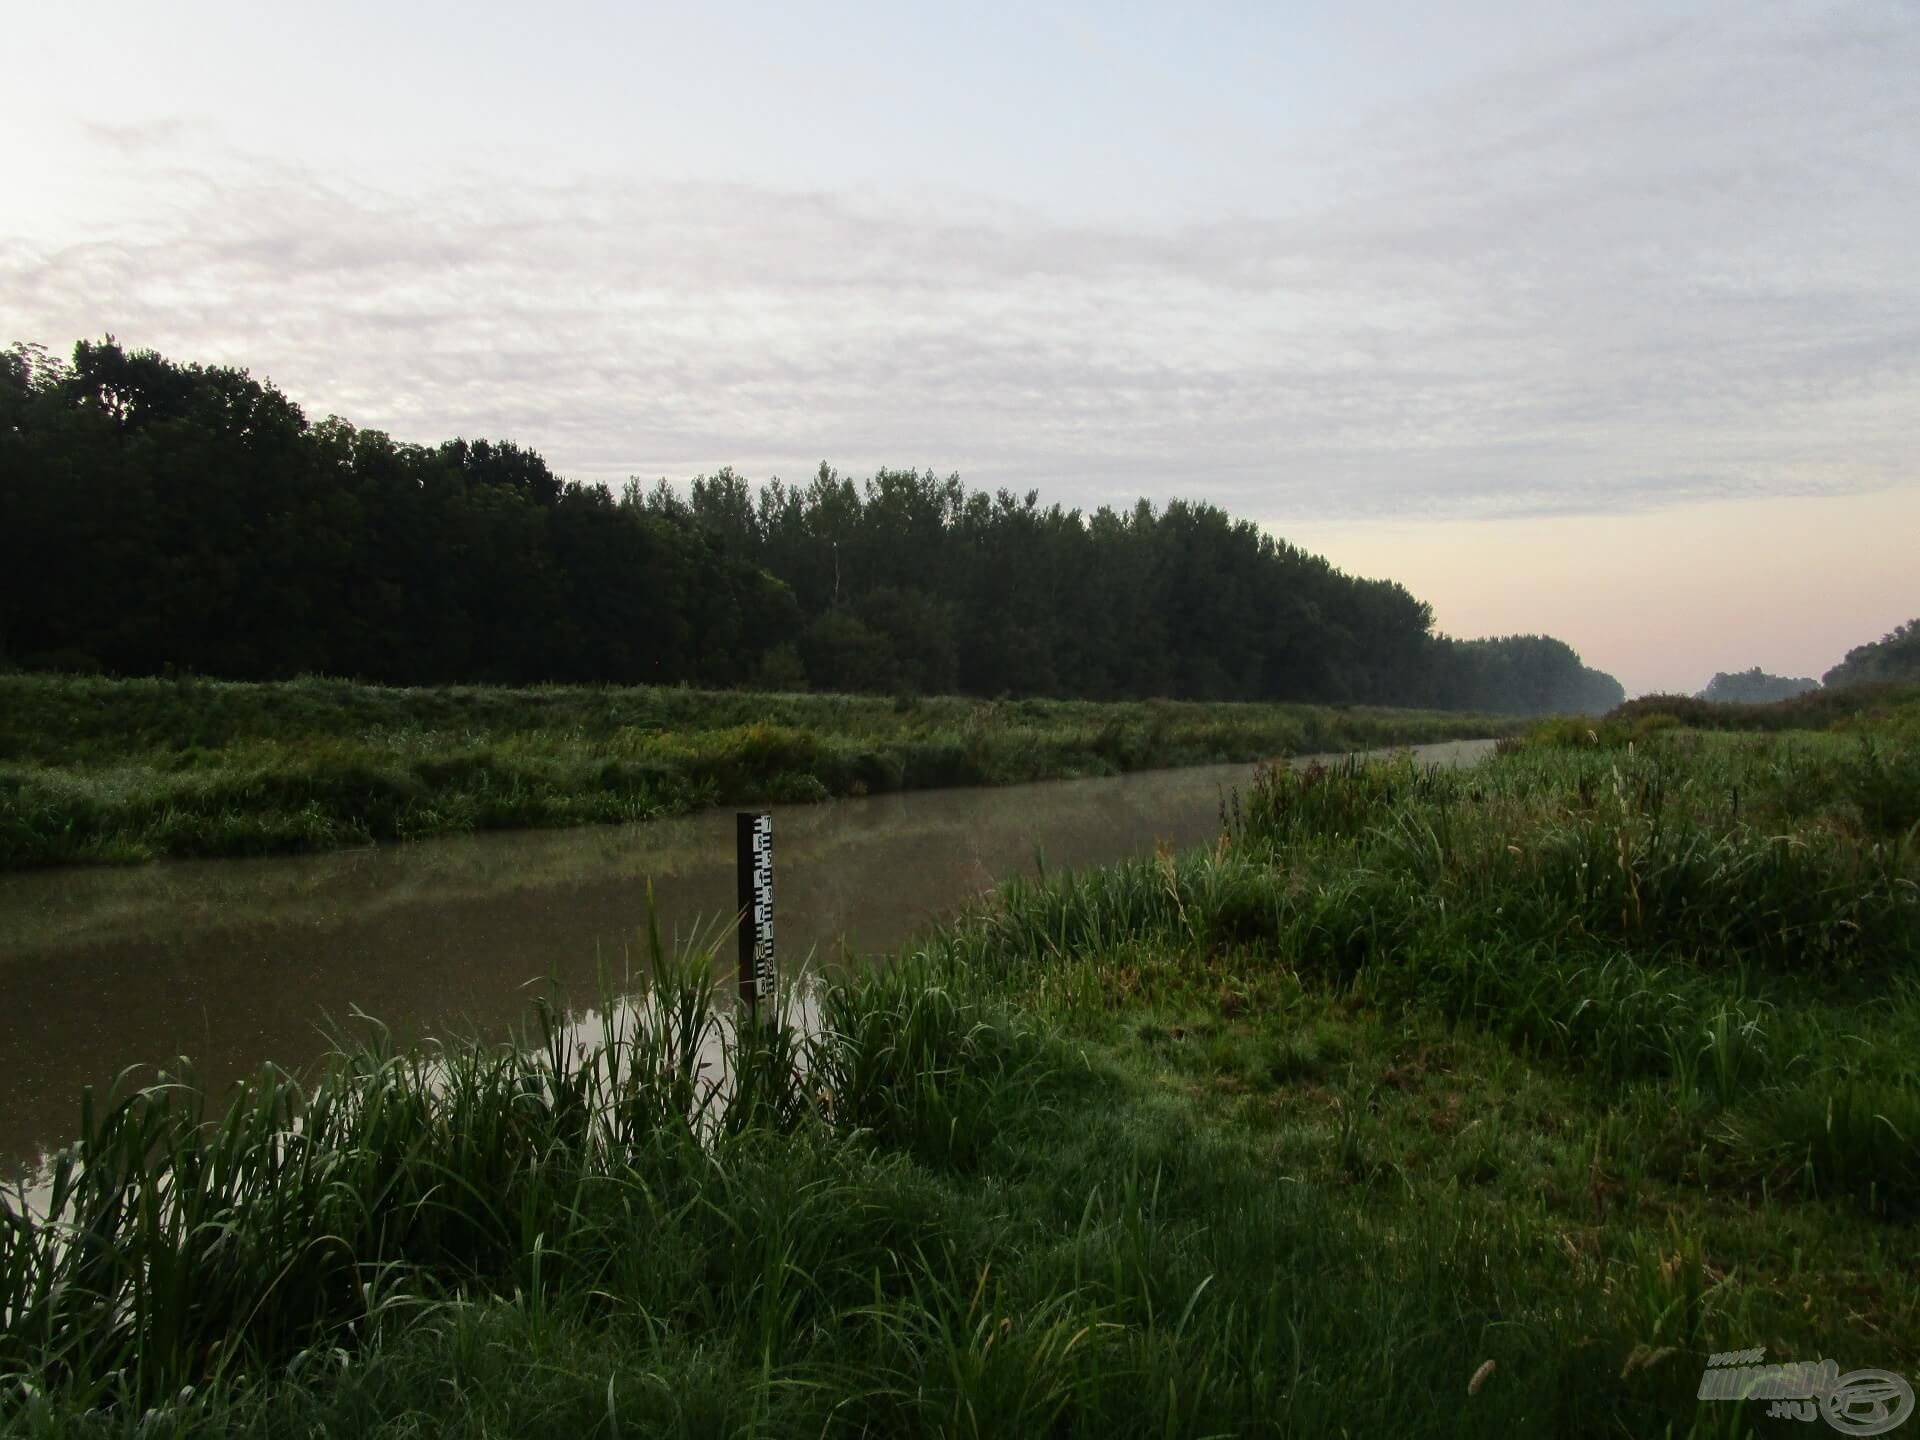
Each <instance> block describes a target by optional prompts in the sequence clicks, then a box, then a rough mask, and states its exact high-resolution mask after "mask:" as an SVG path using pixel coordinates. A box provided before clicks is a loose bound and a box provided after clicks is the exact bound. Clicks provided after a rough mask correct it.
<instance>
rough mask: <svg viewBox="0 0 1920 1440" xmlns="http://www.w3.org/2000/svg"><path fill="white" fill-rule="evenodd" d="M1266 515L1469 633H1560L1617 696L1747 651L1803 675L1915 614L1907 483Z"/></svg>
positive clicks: (1916, 546)
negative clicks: (1662, 498)
mask: <svg viewBox="0 0 1920 1440" xmlns="http://www.w3.org/2000/svg"><path fill="white" fill-rule="evenodd" d="M1267 528H1268V529H1269V530H1270V531H1272V532H1273V533H1274V534H1276V535H1279V536H1282V537H1284V538H1285V539H1287V540H1289V541H1291V542H1292V543H1294V544H1296V545H1299V546H1301V547H1302V548H1304V549H1307V550H1310V551H1314V552H1316V553H1318V554H1322V555H1325V556H1326V557H1327V558H1328V559H1329V560H1331V561H1332V562H1333V563H1334V564H1335V565H1337V566H1339V567H1340V568H1341V569H1343V570H1346V571H1348V572H1349V573H1352V574H1358V575H1368V576H1382V577H1386V578H1390V579H1393V580H1398V581H1399V582H1400V583H1401V584H1403V585H1405V586H1406V587H1407V589H1409V590H1410V591H1412V592H1413V593H1414V594H1415V595H1416V596H1418V597H1419V598H1420V599H1422V600H1425V601H1427V602H1428V603H1429V604H1431V605H1432V606H1433V609H1434V619H1435V624H1436V627H1437V628H1438V629H1441V630H1444V631H1446V632H1447V633H1448V634H1450V635H1457V636H1460V637H1463V638H1471V637H1477V636H1483V635H1504V634H1512V633H1515V632H1528V633H1545V634H1549V635H1555V636H1558V637H1559V638H1561V639H1563V640H1565V641H1567V643H1568V644H1570V645H1572V646H1573V647H1574V648H1575V649H1577V650H1578V651H1579V652H1580V655H1581V658H1582V659H1584V660H1585V661H1586V662H1587V663H1588V664H1589V665H1592V666H1595V667H1596V668H1598V669H1601V670H1605V671H1608V672H1610V673H1611V674H1613V675H1614V676H1616V677H1618V679H1619V680H1620V683H1621V684H1623V685H1625V686H1626V687H1627V693H1628V694H1629V695H1640V694H1647V693H1649V692H1653V691H1675V692H1681V693H1692V692H1694V691H1698V690H1700V689H1701V688H1702V687H1704V686H1705V685H1706V683H1707V682H1708V681H1709V680H1710V679H1712V678H1713V675H1714V673H1715V672H1716V671H1720V670H1745V669H1748V668H1750V667H1752V666H1755V665H1758V666H1759V667H1760V668H1761V669H1763V670H1767V671H1770V672H1772V673H1773V674H1776V675H1807V676H1812V677H1813V678H1814V679H1816V680H1817V679H1819V678H1820V676H1821V675H1822V674H1823V673H1824V672H1825V671H1826V670H1827V669H1829V668H1830V667H1832V666H1833V665H1835V664H1837V663H1839V661H1840V659H1841V657H1842V656H1844V655H1845V654H1846V652H1847V651H1848V650H1849V649H1851V648H1852V647H1853V646H1855V645H1859V644H1862V643H1863V642H1865V641H1868V640H1878V639H1879V638H1880V637H1881V636H1882V635H1884V634H1886V633H1887V632H1888V631H1889V630H1891V629H1893V628H1894V626H1896V625H1899V624H1901V623H1902V622H1904V621H1906V620H1910V619H1912V618H1914V617H1915V616H1916V615H1920V559H1917V558H1916V556H1917V555H1920V539H1917V537H1920V489H1917V488H1912V487H1904V488H1900V489H1893V490H1884V491H1879V492H1875V493H1871V494H1860V495H1843V496H1832V497H1779V498H1766V499H1753V500H1725V501H1717V502H1710V503H1696V504H1689V505H1680V506H1675V507H1673V508H1671V509H1665V510H1657V511H1640V512H1636V513H1632V514H1621V515H1566V516H1550V517H1529V518H1525V519H1514V520H1493V521H1451V520H1433V521H1394V520H1385V521H1376V522H1359V521H1355V522H1350V523H1344V524H1319V525H1316V524H1307V525H1289V524H1285V523H1280V522H1268V524H1267Z"/></svg>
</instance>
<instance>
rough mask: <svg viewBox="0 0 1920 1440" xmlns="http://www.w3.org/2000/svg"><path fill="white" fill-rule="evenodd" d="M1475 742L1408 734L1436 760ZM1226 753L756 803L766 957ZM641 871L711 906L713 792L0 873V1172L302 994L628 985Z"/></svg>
mask: <svg viewBox="0 0 1920 1440" xmlns="http://www.w3.org/2000/svg"><path fill="white" fill-rule="evenodd" d="M1492 744H1493V742H1492V741H1458V742H1452V743H1449V744H1445V745H1430V746H1421V747H1416V748H1415V750H1414V753H1415V755H1416V756H1417V757H1418V758H1419V759H1421V760H1422V761H1423V762H1425V763H1430V764H1460V763H1467V762H1471V761H1473V760H1477V759H1478V758H1480V757H1481V756H1482V755H1484V754H1486V753H1487V752H1488V751H1489V750H1490V749H1491V748H1492ZM1322 758H1325V757H1322ZM1296 763H1302V764H1304V763H1306V762H1305V761H1304V760H1302V761H1298V762H1296ZM1252 770H1253V767H1252V766H1249V765H1222V766H1213V767H1206V768H1200V769H1188V770H1164V771H1151V772H1146V773H1142V774H1135V775H1126V776H1117V777H1112V778H1103V779H1093V780H1057V781H1048V782H1043V783H1040V784H1033V785H1018V786H1008V787H1005V788H1002V789H990V790H927V791H917V792H913V793H910V794H904V795H885V796H878V797H874V798H870V799H861V800H835V801H829V802H827V803H825V804H820V805H786V806H776V807H774V808H773V814H774V862H775V882H774V899H775V908H776V925H775V933H776V936H777V939H778V947H779V962H780V966H781V968H782V970H783V971H791V970H793V969H794V968H796V967H797V966H798V965H799V964H800V963H801V962H802V961H803V960H805V959H806V958H807V957H808V956H809V955H814V956H816V957H819V956H837V955H847V954H850V955H874V954H881V953H886V952H888V951H892V950H895V949H897V948H898V947H899V946H900V945H901V944H902V943H903V942H905V941H907V940H908V939H910V938H911V937H912V935H913V934H914V932H915V931H917V930H922V929H924V928H925V927H926V926H927V925H928V924H929V923H930V922H932V921H934V920H936V919H938V918H939V917H942V916H945V915H950V914H952V913H953V912H954V911H955V910H957V909H958V908H959V907H961V906H962V905H964V904H965V903H966V901H967V900H968V899H969V898H970V897H973V896H976V895H978V894H979V893H980V892H982V891H984V890H987V889H990V888H991V887H993V886H994V885H996V884H998V883H999V882H1001V881H1003V880H1006V879H1009V878H1011V877H1013V876H1015V875H1018V874H1031V873H1032V872H1033V870H1034V868H1035V864H1036V861H1037V860H1038V859H1039V858H1041V857H1044V861H1045V864H1046V865H1047V867H1048V868H1049V869H1067V868H1074V867H1079V866H1086V865H1096V864H1103V863H1107V862H1111V861H1114V860H1119V859H1125V858H1129V857H1133V856H1139V855H1144V854H1148V853H1151V851H1152V850H1153V848H1154V847H1155V845H1156V844H1159V843H1162V842H1164V843H1167V844H1169V845H1172V846H1174V847H1176V848H1182V847H1187V846H1192V845H1197V844H1203V843H1207V842H1210V841H1212V840H1213V839H1214V837H1215V836H1216V835H1217V834H1218V831H1219V824H1220V806H1221V801H1222V797H1223V796H1224V795H1226V794H1227V793H1228V792H1229V791H1231V790H1232V788H1234V787H1236V786H1244V785H1245V784H1246V783H1247V782H1248V780H1249V779H1250V778H1251V775H1252ZM649 883H651V885H652V888H653V893H654V899H655V906H656V912H657V915H658V917H659V924H660V927H661V932H662V935H663V937H666V938H668V939H672V938H673V937H675V936H679V937H685V936H687V935H688V934H690V933H691V932H692V931H693V930H694V929H695V928H696V926H698V925H700V924H702V923H706V924H713V923H716V922H717V923H725V922H727V921H728V920H730V918H731V916H732V912H733V909H734V903H735V877H734V820H733V815H732V813H731V812H709V813H705V814H700V815H692V816H687V817H684V818H681V819H675V820H662V821H655V822H653V823H650V824H645V825H633V826H622V827H599V828H591V829H581V830H518V831H502V832H496V833H490V834H484V835H471V836H460V837H455V838H451V839H438V840H424V841H419V842H416V843H414V844H409V845H393V846H381V847H377V848H373V849H365V850H350V851H339V852H334V853H331V854H325V855H303V856H293V857H285V858H274V859H261V860H205V861H167V862H162V863H158V864H154V865H147V866H141V867H137V868H127V869H107V868H70V869H61V870H45V871H30V872H26V873H21V874H11V875H0V1076H4V1077H5V1085H6V1099H5V1101H4V1103H0V1172H4V1173H13V1174H17V1173H19V1172H20V1170H21V1169H22V1168H23V1167H25V1166H28V1165H31V1163H32V1162H33V1161H34V1160H35V1159H36V1158H37V1157H38V1156H40V1155H42V1154H44V1153H45V1152H46V1151H47V1149H49V1148H50V1147H53V1146H57V1145H59V1144H61V1143H64V1141H65V1140H66V1139H67V1138H69V1137H70V1136H71V1134H72V1132H73V1127H74V1123H75V1121H76V1118H77V1113H78V1112H77V1100H78V1097H79V1094H80V1091H81V1089H82V1087H84V1086H88V1085H93V1086H97V1087H104V1086H105V1085H107V1084H109V1083H111V1082H112V1081H113V1080H114V1078H115V1077H116V1076H117V1075H119V1074H120V1073H121V1072H122V1071H123V1070H125V1069H126V1068H127V1067H129V1066H153V1065H156V1064H165V1063H168V1062H169V1061H171V1060H172V1059H173V1058H174V1057H177V1056H188V1057H191V1058H192V1060H193V1062H194V1071H195V1074H196V1075H197V1076H198V1078H199V1079H200V1080H201V1081H202V1082H204V1083H206V1084H209V1085H212V1086H215V1087H220V1086H224V1085H225V1084H227V1083H228V1082H230V1081H232V1080H233V1079H235V1078H238V1077H239V1076H241V1075H244V1074H247V1073H249V1072H251V1071H253V1070H255V1069H257V1068H258V1067H259V1066H260V1065H261V1064H262V1063H264V1062H266V1061H269V1060H271V1061H274V1062H277V1063H280V1064H283V1065H300V1064H304V1063H306V1062H309V1061H311V1060H313V1059H315V1058H317V1057H318V1056H319V1055H320V1054H322V1053H323V1052H324V1051H325V1049H326V1048H327V1043H328V1042H327V1038H326V1030H325V1025H326V1023H327V1021H328V1018H329V1017H331V1018H332V1019H333V1020H335V1021H348V1020H349V1018H350V1016H351V1014H352V1012H353V1011H355V1010H358V1011H361V1012H363V1013H365V1014H367V1015H371V1016H374V1017H376V1018H378V1019H379V1020H381V1021H383V1022H384V1023H386V1024H387V1025H389V1026H391V1027H393V1029H394V1030H395V1032H396V1034H397V1035H398V1036H400V1037H401V1038H403V1039H405V1038H414V1037H418V1036H421V1035H424V1034H429V1033H433V1032H435V1031H440V1032H445V1031H448V1030H454V1029H461V1030H476V1029H477V1030H479V1031H481V1032H483V1033H486V1034H495V1035H498V1034H504V1033H506V1032H507V1030H508V1029H509V1028H510V1027H511V1026H513V1025H514V1024H516V1023H519V1022H521V1021H524V1020H525V1019H526V1018H527V1015H528V1012H529V1005H530V1002H531V1001H532V999H533V998H535V997H536V996H539V995H544V994H546V993H547V987H548V986H549V985H550V984H551V985H555V986H557V987H558V988H559V990H560V991H561V993H562V994H563V995H565V996H566V997H568V999H570V1000H572V1001H573V1002H575V1003H577V1004H591V1003H592V1002H593V1001H594V1000H596V999H597V998H598V997H599V996H600V995H601V994H602V993H612V992H618V991H620V990H622V989H626V988H631V985H630V984H629V983H628V980H627V977H628V976H629V975H630V974H631V973H633V972H636V971H638V969H639V968H640V964H641V957H642V956H643V955H644V954H645V943H644V941H643V940H642V938H641V936H642V934H643V927H644V926H645V924H646V918H647V890H648V885H649ZM731 954H732V951H731V947H730V945H729V946H728V947H726V948H725V949H723V956H725V957H727V958H728V959H729V960H730V957H731ZM142 1073H143V1074H147V1075H150V1074H151V1071H145V1072H142Z"/></svg>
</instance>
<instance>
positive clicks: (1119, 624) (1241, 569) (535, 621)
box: [0, 337, 1624, 712]
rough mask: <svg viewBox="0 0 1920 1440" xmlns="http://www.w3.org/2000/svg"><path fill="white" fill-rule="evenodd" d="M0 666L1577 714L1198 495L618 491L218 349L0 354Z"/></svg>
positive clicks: (1602, 686) (1514, 668)
mask: <svg viewBox="0 0 1920 1440" xmlns="http://www.w3.org/2000/svg"><path fill="white" fill-rule="evenodd" d="M0 515H3V516H4V524H0V663H5V664H9V665H13V666H18V667H23V668H30V669H34V668H38V669H76V670H103V671H107V672H111V673H116V674H123V675H144V674H164V673H171V672H180V671H185V672H192V673H197V674H204V675H210V676H221V677H226V678H233V679H275V678H283V677H289V676H294V675H299V674H304V673H325V674H332V675H340V676H348V677H353V678H357V679H364V680H369V681H378V682H382V683H388V684H415V685H419V684H437V683H452V682H475V683H479V682H489V683H504V684H528V683H537V682H543V681H564V682H585V683H617V684H635V683H672V682H677V681H690V682H695V683H699V684H705V685H721V686H725V685H747V684H754V685H767V686H777V687H800V686H808V687H812V688H815V689H823V690H851V691H867V692H878V693H888V692H896V693H898V692H921V693H935V692H949V691H957V692H963V693H970V694H976V695H998V694H1003V693H1011V694H1016V695H1052V696H1072V697H1083V698H1089V699H1118V698H1146V697H1153V696H1165V697H1171V698H1188V699H1222V700H1225V699H1235V700H1252V699H1262V700H1298V701H1316V702H1331V703H1340V702H1355V703H1368V704H1381V705H1403V706H1427V707H1435V708H1444V709H1475V710H1499V711H1512V712H1546V711H1603V710H1606V709H1608V708H1610V707H1611V706H1613V705H1615V704H1617V703H1619V701H1620V700H1621V699H1622V698H1623V696H1624V692H1623V691H1622V689H1621V687H1620V685H1619V683H1618V682H1617V681H1615V680H1614V679H1613V678H1612V677H1611V676H1609V675H1605V674H1602V673H1600V672H1598V671H1595V670H1592V669H1590V668H1588V667H1587V666H1585V665H1583V664H1582V663H1581V660H1580V657H1579V656H1578V655H1577V654H1576V653H1575V652H1574V651H1573V649H1572V648H1571V647H1569V646H1568V645H1566V644H1565V643H1563V642H1562V641H1559V640H1555V639H1552V638H1550V637H1547V636H1539V635H1515V636H1506V637H1502V638H1499V639H1488V640H1456V639H1453V638H1450V637H1448V636H1446V635H1443V634H1439V633H1436V632H1435V630H1434V626H1433V613H1432V610H1431V608H1430V607H1429V606H1427V605H1425V604H1423V603H1422V602H1420V601H1418V600H1416V599H1415V598H1414V597H1413V596H1412V595H1410V594H1409V593H1408V592H1407V591H1406V589H1405V588H1403V587H1402V586H1400V585H1398V584H1396V583H1394V582H1392V581H1390V580H1368V579H1360V578H1356V577H1354V576H1350V575H1347V574H1344V573H1342V572H1341V571H1339V570H1337V569H1335V568H1334V567H1333V566H1332V565H1330V564H1329V563H1328V562H1327V561H1326V560H1324V559H1322V558H1321V557H1319V556H1315V555H1309V554H1307V553H1306V552H1304V551H1302V550H1300V549H1298V548H1296V547H1294V546H1292V545H1289V544H1287V543H1285V542H1284V541H1280V540H1276V539H1275V538H1273V537H1272V536H1271V535H1268V534H1266V533H1264V532H1262V531H1261V530H1260V529H1259V528H1258V527H1257V526H1255V525H1253V524H1252V523H1250V522H1248V521H1245V520H1235V519H1233V518H1231V517H1230V516H1228V515H1227V514H1226V513H1225V512H1223V511H1221V510H1219V509H1218V508H1216V507H1214V506H1212V505H1209V504H1200V503H1191V502H1187V501H1183V500H1173V501H1170V502H1168V503H1167V504H1166V505H1164V506H1155V505H1153V504H1152V503H1150V502H1149V501H1147V500H1144V499H1143V500H1141V501H1139V502H1138V503H1137V504H1136V505H1134V506H1133V507H1132V508H1131V509H1123V510H1115V509H1112V508H1109V507H1104V506H1103V507H1101V508H1099V509H1097V510H1095V511H1093V512H1092V513H1091V514H1083V513H1082V512H1081V511H1079V510H1063V509H1062V508H1061V507H1060V506H1058V505H1050V506H1042V505H1041V504H1040V501H1039V496H1038V493H1037V492H1033V491H1029V492H1028V493H1026V494H1025V495H1015V494H1012V493H1010V492H1008V491H1006V490H1000V491H998V492H996V493H993V494H988V493H986V492H984V491H979V490H971V489H968V488H967V487H965V486H964V485H963V484H962V483H961V481H960V479H959V477H958V476H948V477H946V478H944V479H942V478H938V477H936V476H935V475H934V474H933V473H931V472H927V473H915V472H913V471H910V470H882V471H880V472H879V473H877V474H875V475H874V476H872V477H871V478H869V479H867V480H866V481H864V483H860V484H856V483H855V482H854V481H853V480H852V479H851V478H849V477H846V476H843V475H841V474H839V473H838V472H836V471H835V470H833V469H832V468H831V467H829V466H827V465H825V464H823V465H822V466H821V467H820V470H819V472H818V473H817V474H816V475H814V476H813V477H812V479H811V480H809V481H807V482H806V483H804V484H786V483H783V482H781V481H779V480H777V479H776V480H773V481H771V482H769V483H767V484H765V485H762V486H757V487H756V486H754V485H751V484H750V483H749V482H748V481H746V480H745V479H743V478H742V477H740V476H738V475H736V474H734V473H733V472H732V471H731V470H722V471H720V472H719V473H718V474H716V475H712V476H702V477H699V478H697V479H695V480H694V481H693V482H692V484H691V486H690V487H689V489H688V490H687V491H686V492H682V491H678V490H675V489H673V488H671V487H669V486H667V485H666V484H665V482H661V483H658V484H656V485H654V486H653V487H652V488H651V489H647V490H643V489H642V487H641V486H640V485H639V483H638V482H634V481H630V482H628V484H627V485H626V487H625V488H624V489H623V490H622V491H621V492H620V493H618V494H615V493H613V492H611V491H609V490H608V489H607V488H605V487H604V486H601V485H597V484H581V483H575V482H570V481H566V480H563V479H562V478H560V477H559V476H557V475H555V474H554V473H553V472H552V470H551V469H549V467H548V465H547V463H546V461H545V460H543V459H542V458H541V457H540V456H539V455H538V454H537V453H536V452H534V451H532V450H530V449H525V448H522V447H521V446H519V445H517V444H514V443H512V442H510V441H509V442H499V441H488V440H450V441H447V442H445V443H443V444H440V445H437V446H423V445H415V444H406V443H402V442H398V441H396V440H394V439H392V438H391V437H390V436H388V435H386V434H384V433H382V432H380V431H377V430H363V429H359V428H356V427H355V426H354V425H352V424H350V423H349V422H348V421H346V420H343V419H340V418H338V417H337V416H329V417H328V418H326V419H324V420H321V421H318V422H310V421H309V420H308V419H307V418H306V416H305V415H304V414H303V413H302V411H301V409H300V407H299V406H298V405H296V404H295V403H293V402H292V401H291V400H289V399H288V398H287V397H286V396H285V395H284V394H282V393H281V392H280V391H279V390H278V389H276V388H275V387H274V386H273V385H271V384H269V383H262V382H260V381H257V380H255V379H253V378H252V377H251V376H250V375H249V374H248V373H247V372H246V371H245V370H242V369H234V368H228V367H220V366H203V365H197V364H182V363H177V362H175V361H171V360H168V359H166V358H164V357H162V356H160V355H158V354H156V353H154V352H152V351H133V352H128V351H126V350H123V349H122V347H121V346H119V345H118V344H117V343H115V342H114V341H113V340H112V338H111V337H109V338H108V339H106V340H105V341H103V342H101V343H97V344H96V343H90V342H85V341H83V342H81V343H80V344H78V345H76V346H75V347H74V352H73V358H72V360H71V362H70V363H69V362H63V361H60V360H58V359H55V358H52V357H49V356H48V355H47V354H46V352H44V351H43V350H41V349H39V348H38V347H33V346H26V345H15V346H13V347H12V348H11V349H10V350H8V351H7V352H5V354H4V355H0Z"/></svg>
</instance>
